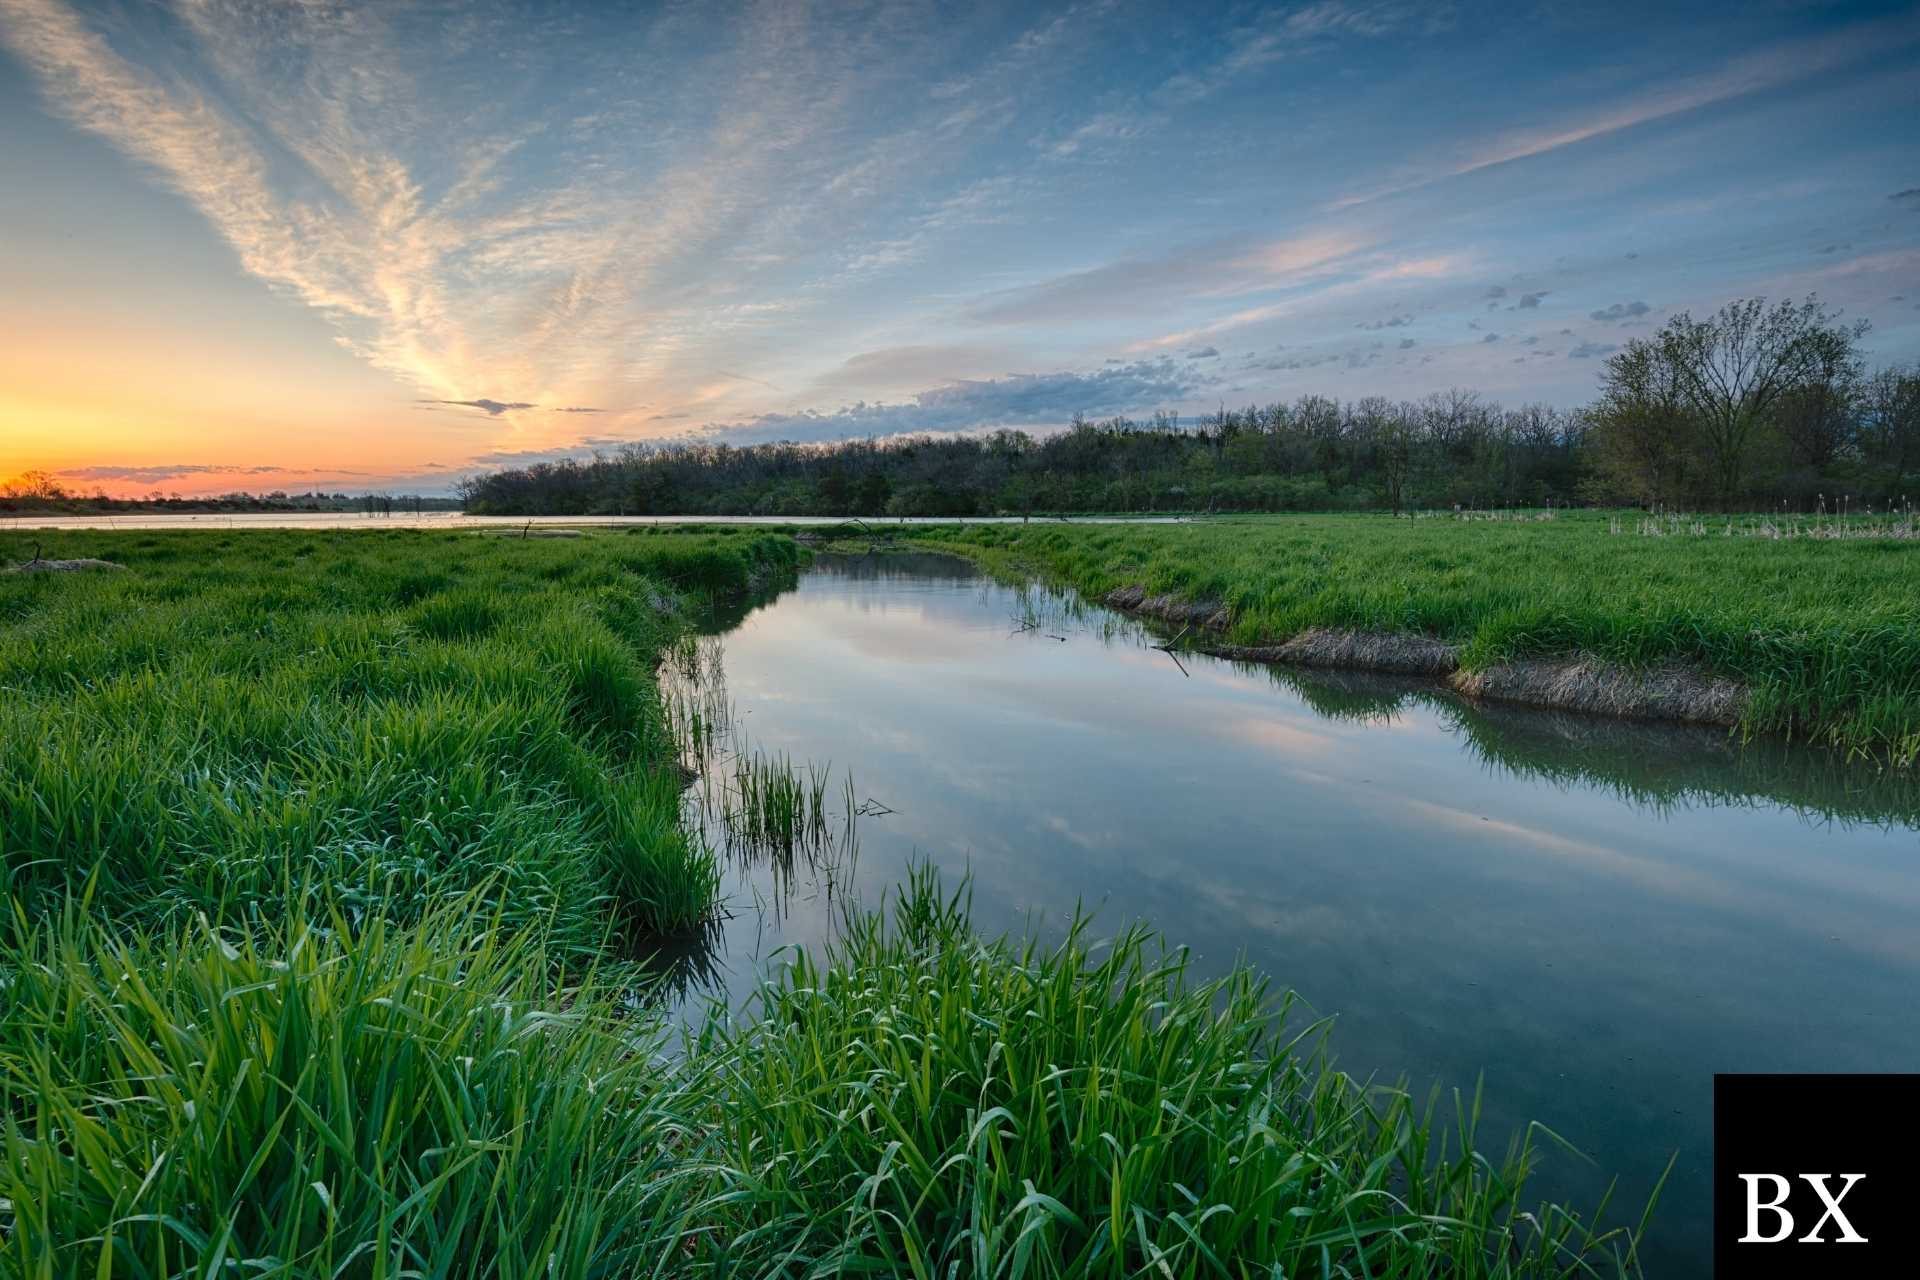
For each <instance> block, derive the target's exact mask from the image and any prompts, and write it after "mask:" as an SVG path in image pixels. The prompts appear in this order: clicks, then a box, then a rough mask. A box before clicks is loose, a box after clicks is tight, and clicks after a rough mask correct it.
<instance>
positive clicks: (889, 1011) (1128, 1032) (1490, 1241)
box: [701, 872, 1632, 1280]
mask: <svg viewBox="0 0 1920 1280" xmlns="http://www.w3.org/2000/svg"><path fill="white" fill-rule="evenodd" d="M1287 1008H1288V1003H1287V1002H1286V1001H1275V1000H1274V999H1272V998H1271V995H1270V992H1269V989H1268V986H1267V983H1266V980H1265V979H1264V978H1261V977H1259V976H1258V975H1256V974H1254V973H1252V972H1251V971H1249V970H1247V969H1245V968H1239V969H1236V971H1235V972H1234V973H1233V974H1232V975H1231V976H1229V977H1228V978H1226V979H1223V980H1221V981H1218V982H1214V983H1207V984H1190V983H1189V982H1188V981H1187V980H1186V977H1185V956H1184V953H1179V952H1168V951H1167V950H1166V949H1165V948H1164V947H1163V946H1162V945H1161V944H1160V943H1159V940H1158V939H1157V938H1155V937H1154V936H1153V935H1152V934H1150V933H1149V932H1147V931H1145V930H1143V929H1140V928H1129V929H1126V930H1123V931H1122V932H1121V933H1120V934H1118V935H1117V936H1115V937H1111V938H1108V939H1105V940H1096V939H1095V938H1094V936H1093V934H1092V931H1091V929H1090V927H1089V924H1088V922H1087V921H1086V920H1085V919H1081V920H1078V921H1076V922H1075V924H1074V925H1073V926H1072V927H1071V928H1070V929H1069V930H1068V932H1067V935H1066V937H1065V938H1064V939H1063V940H1062V941H1060V942H1058V943H1055V944H1052V945H1048V946H1044V947H1043V946H1040V945H1037V944H1034V943H1032V942H1028V943H1026V944H1024V945H1016V944H1013V943H1010V942H1008V941H1004V940H1003V941H994V942H986V941H982V940H980V939H978V938H976V937H975V936H974V935H973V933H972V932H971V930H970V928H969V926H968V912H967V909H966V904H965V900H964V890H962V891H961V892H960V893H956V894H954V895H952V896H944V895H943V893H942V889H941V886H940V884H939V882H938V880H937V879H936V878H935V877H934V876H933V875H931V874H930V873H926V872H919V873H916V874H915V875H914V877H913V880H912V883H910V884H909V885H908V886H906V887H905V888H904V889H903V890H902V891H901V894H900V896H899V898H898V900H897V901H896V903H895V906H894V911H893V913H892V917H891V919H887V918H885V917H883V916H881V915H878V914H869V915H865V916H860V917H857V918H855V919H854V920H853V921H852V922H851V924H850V926H849V928H848V930H847V932H846V934H845V935H844V936H843V937H842V939H841V940H840V941H839V942H837V943H836V944H835V945H834V946H833V947H831V948H830V949H829V951H828V953H827V954H826V956H825V957H823V958H810V957H807V956H804V955H803V956H800V957H797V958H796V961H795V963H794V964H793V965H792V967H791V968H789V969H788V970H787V972H786V973H785V974H784V975H783V976H782V977H781V979H780V980H778V981H777V982H775V983H773V984H771V985H769V986H768V987H766V988H765V989H763V991H762V992H761V995H760V1007H759V1009H758V1013H759V1017H758V1018H757V1019H755V1020H754V1021H752V1022H751V1023H749V1024H748V1025H747V1027H746V1028H745V1029H744V1030H742V1031H739V1032H737V1033H736V1032H730V1031H728V1030H726V1029H724V1028H722V1029H721V1030H720V1031H718V1032H717V1033H715V1034H713V1035H711V1036H710V1037H709V1038H708V1039H707V1040H706V1041H705V1042H704V1043H703V1046H702V1049H701V1055H702V1056H703V1057H704V1058H706V1059H708V1060H711V1061H714V1062H716V1063H717V1065H718V1066H719V1068H720V1078H719V1083H718V1085H717V1086H716V1087H715V1088H714V1089H713V1090H712V1094H711V1096H712V1113H711V1114H712V1119H711V1121H710V1123H711V1125H712V1127H713V1129H714V1130H715V1132H716V1133H717V1135H718V1137H717V1142H718V1150H717V1152H716V1158H717V1159H718V1160H719V1161H720V1162H721V1163H722V1164H724V1165H725V1166H726V1167H727V1168H729V1169H730V1170H733V1171H734V1174H733V1177H734V1179H735V1180H736V1185H737V1187H738V1190H737V1192H736V1195H735V1198H734V1200H733V1201H732V1203H731V1204H730V1205H729V1213H730V1215H732V1216H734V1217H736V1218H737V1219H738V1225H737V1226H736V1227H735V1228H734V1231H733V1233H732V1234H731V1236H730V1245H729V1251H730V1253H732V1254H734V1255H736V1256H738V1257H741V1258H745V1259H751V1260H752V1261H753V1263H754V1265H753V1266H751V1267H749V1268H748V1270H750V1271H754V1272H755V1273H762V1272H763V1271H771V1270H772V1269H773V1268H774V1266H775V1264H776V1263H777V1266H778V1268H779V1269H780V1270H781V1271H782V1273H785V1274H832V1275H842V1274H855V1275H901V1276H907V1275H911V1276H921V1277H931V1276H948V1275H960V1276H1007V1277H1013V1276H1112V1277H1122V1276H1139V1275H1156V1276H1194V1277H1199V1276H1216V1275H1242V1276H1247V1275H1262V1276H1267V1275H1288V1276H1293V1275H1329V1276H1373V1277H1379V1278H1382V1280H1385V1278H1387V1277H1410V1276H1455V1277H1468V1276H1490V1275H1499V1276H1509V1275H1511V1276H1519V1275H1560V1274H1578V1273H1582V1272H1584V1271H1587V1270H1588V1269H1591V1271H1592V1272H1593V1273H1597V1274H1617V1273H1619V1272H1620V1271H1621V1270H1623V1269H1630V1267H1631V1265H1632V1263H1631V1260H1630V1258H1629V1257H1628V1255H1629V1254H1630V1252H1631V1240H1630V1238H1629V1233H1627V1232H1625V1231H1621V1232H1618V1233H1614V1234H1611V1235H1597V1234H1596V1233H1594V1232H1593V1231H1592V1230H1591V1229H1590V1228H1589V1227H1587V1226H1585V1225H1583V1224H1582V1223H1580V1222H1579V1221H1576V1220H1575V1219H1574V1218H1572V1217H1571V1216H1569V1215H1567V1214H1566V1213H1564V1212H1563V1211H1562V1210H1559V1209H1557V1208H1555V1207H1553V1206H1551V1205H1536V1204H1532V1203H1530V1202H1528V1201H1526V1199H1525V1184H1526V1178H1527V1174H1528V1171H1529V1169H1530V1168H1531V1166H1532V1163H1533V1159H1534V1155H1535V1152H1534V1150H1533V1149H1532V1148H1531V1147H1528V1146H1526V1145H1522V1146H1520V1147H1517V1148H1515V1149H1513V1150H1511V1151H1509V1153H1508V1154H1507V1156H1506V1157H1505V1158H1504V1159H1499V1160H1490V1159H1488V1158H1487V1157H1486V1156H1484V1155H1482V1154H1479V1153H1476V1152H1475V1151H1473V1150H1472V1149H1471V1147H1470V1146H1468V1147H1464V1148H1463V1147H1462V1146H1459V1145H1449V1143H1448V1142H1447V1140H1446V1139H1445V1138H1443V1137H1441V1136H1440V1134H1441V1132H1442V1130H1441V1128H1440V1127H1439V1126H1437V1125H1435V1123H1434V1117H1433V1115H1432V1114H1431V1113H1430V1112H1428V1111H1422V1110H1421V1109H1419V1108H1417V1107H1415V1106H1414V1104H1413V1103H1412V1101H1411V1099H1410V1098H1409V1097H1408V1096H1407V1095H1406V1094H1405V1093H1404V1092H1402V1091H1400V1090H1398V1089H1393V1088H1368V1087H1363V1086H1362V1085H1359V1084H1356V1083H1355V1082H1354V1081H1352V1080H1351V1079H1349V1078H1348V1077H1346V1076H1344V1075H1342V1074H1340V1073H1339V1072H1337V1071H1334V1070H1331V1069H1330V1068H1329V1067H1328V1066H1327V1064H1326V1062H1325V1060H1324V1058H1323V1057H1322V1056H1321V1051H1320V1046H1319V1033H1320V1031H1321V1028H1320V1027H1318V1026H1308V1027H1305V1028H1300V1029H1293V1028H1289V1027H1288V1026H1287V1025H1286V1022H1285V1018H1286V1013H1287ZM1473 1123H1474V1119H1473V1111H1472V1109H1471V1108H1466V1109H1463V1110H1462V1111H1461V1112H1460V1113H1458V1114H1456V1115H1455V1116H1453V1117H1452V1127H1451V1132H1453V1133H1454V1134H1456V1135H1459V1134H1465V1135H1467V1136H1468V1137H1469V1138H1470V1137H1471V1134H1472V1130H1473Z"/></svg>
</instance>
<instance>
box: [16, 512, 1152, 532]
mask: <svg viewBox="0 0 1920 1280" xmlns="http://www.w3.org/2000/svg"><path fill="white" fill-rule="evenodd" d="M1182 519H1184V517H1181V516H1074V517H1072V522H1073V523H1074V524H1175V523H1178V522H1179V521H1180V520H1182ZM1023 522H1024V523H1031V524H1050V523H1064V522H1063V521H1056V520H1055V519H1054V518H1053V517H1048V516H1034V517H1032V518H1031V519H1029V518H1028V517H1025V516H888V517H886V518H884V519H881V518H878V517H876V518H875V519H873V520H871V521H868V522H867V523H869V524H873V525H876V526H881V525H900V524H1021V523H1023ZM846 523H847V520H846V518H845V517H844V516H470V515H467V514H466V513H464V512H460V511H423V512H421V513H419V514H418V515H415V514H414V513H412V512H396V513H395V514H393V515H390V516H387V515H380V516H370V515H366V514H365V513H363V512H358V511H318V512H313V511H308V512H301V511H289V512H278V511H255V512H246V511H242V512H234V513H232V514H227V513H225V512H216V511H207V512H198V513H195V514H191V515H166V514H158V513H150V512H131V513H129V514H126V515H86V516H67V515H0V533H4V532H6V531H7V530H9V529H21V530H24V529H68V530H82V529H94V530H106V529H522V528H526V527H528V526H532V527H533V528H535V529H539V528H543V527H547V526H571V527H574V528H601V527H624V526H630V525H683V524H746V525H754V524H771V525H814V526H828V525H841V524H846Z"/></svg>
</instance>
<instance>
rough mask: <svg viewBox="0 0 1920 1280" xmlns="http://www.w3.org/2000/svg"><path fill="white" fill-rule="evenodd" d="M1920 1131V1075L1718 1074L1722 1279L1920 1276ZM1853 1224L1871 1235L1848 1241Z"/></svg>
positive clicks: (1717, 1259) (1718, 1264) (1716, 1156)
mask: <svg viewBox="0 0 1920 1280" xmlns="http://www.w3.org/2000/svg"><path fill="white" fill-rule="evenodd" d="M1916 1132H1920V1074H1913V1075H1716V1076H1714V1078H1713V1258H1714V1274H1715V1275H1716V1276H1717V1277H1719V1278H1720V1280H1770V1277H1774V1276H1791V1277H1794V1280H1805V1278H1806V1277H1816V1276H1818V1277H1825V1276H1832V1277H1836V1278H1838V1280H1846V1278H1850V1277H1855V1276H1858V1277H1861V1278H1862V1280H1877V1278H1878V1277H1881V1276H1900V1277H1909V1276H1915V1275H1920V1249H1917V1248H1916V1244H1920V1241H1917V1240H1916V1237H1915V1231H1916V1225H1917V1224H1920V1140H1916V1138H1915V1137H1914V1135H1915V1133H1916ZM1743 1174H1745V1175H1748V1177H1747V1178H1742V1176H1741V1175H1743ZM1769 1175H1770V1176H1769ZM1849 1175H1859V1176H1858V1177H1855V1178H1850V1177H1849ZM1779 1179H1785V1193H1784V1195H1783V1194H1782V1184H1781V1183H1780V1181H1779ZM1850 1181H1851V1186H1848V1185H1847V1184H1848V1183H1849V1182H1850ZM1816 1183H1817V1184H1818V1185H1816ZM1822 1189H1824V1191H1825V1193H1826V1196H1827V1197H1829V1198H1831V1199H1832V1200H1834V1201H1835V1202H1837V1211H1836V1212H1835V1213H1830V1212H1829V1211H1830V1209H1831V1208H1832V1206H1830V1205H1829V1204H1828V1202H1827V1200H1826V1199H1823V1197H1822V1195H1821V1191H1822ZM1775 1201H1777V1202H1778V1206H1777V1208H1768V1207H1760V1206H1765V1205H1768V1204H1769V1203H1772V1202H1775ZM1656 1212H1657V1210H1656ZM1750 1215H1751V1221H1750ZM1789 1217H1790V1218H1791V1221H1792V1229H1791V1231H1785V1230H1784V1228H1785V1227H1786V1224H1787V1219H1788V1218H1789ZM1840 1219H1844V1226H1843V1224H1842V1222H1841V1221H1840ZM1847 1227H1850V1228H1851V1234H1852V1235H1855V1236H1858V1237H1861V1238H1862V1241H1863V1242H1860V1243H1854V1242H1848V1241H1847V1240H1846V1239H1845V1237H1846V1236H1847V1235H1848V1234H1849V1232H1848V1231H1847V1230H1846V1228H1847ZM1816 1231H1817V1233H1818V1242H1814V1241H1812V1240H1810V1239H1809V1237H1811V1236H1813V1235H1814V1234H1815V1232H1816ZM1749 1235H1751V1236H1753V1237H1755V1238H1753V1239H1749V1240H1747V1241H1746V1242H1743V1241H1742V1237H1743V1236H1749ZM1774 1236H1781V1237H1782V1238H1781V1239H1780V1240H1778V1241H1777V1242H1775V1243H1763V1242H1762V1240H1763V1239H1765V1238H1769V1237H1774Z"/></svg>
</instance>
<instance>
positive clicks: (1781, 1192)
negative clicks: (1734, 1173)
mask: <svg viewBox="0 0 1920 1280" xmlns="http://www.w3.org/2000/svg"><path fill="white" fill-rule="evenodd" d="M1740 1181H1742V1182H1744V1183H1746V1184H1747V1234H1745V1235H1743V1236H1741V1237H1740V1243H1741V1244H1779V1243H1780V1242H1781V1241H1782V1240H1785V1239H1786V1238H1787V1237H1788V1236H1790V1235H1792V1234H1793V1215H1792V1214H1790V1213H1788V1212H1787V1211H1786V1209H1785V1208H1783V1207H1782V1206H1784V1205H1785V1204H1786V1203H1787V1197H1788V1196H1789V1195H1791V1194H1792V1193H1793V1184H1792V1183H1790V1182H1788V1181H1787V1180H1786V1179H1785V1178H1784V1177H1782V1176H1781V1175H1779V1174H1777V1173H1743V1174H1741V1175H1740ZM1763 1181H1764V1182H1768V1183H1771V1184H1772V1185H1773V1199H1771V1200H1762V1199H1761V1198H1760V1183H1761V1182H1763ZM1762 1210H1771V1211H1772V1212H1773V1215H1774V1216H1775V1217H1776V1218H1778V1219H1779V1222H1780V1229H1779V1230H1778V1231H1777V1232H1775V1233H1774V1234H1772V1235H1770V1236H1763V1235H1761V1234H1760V1213H1761V1211H1762Z"/></svg>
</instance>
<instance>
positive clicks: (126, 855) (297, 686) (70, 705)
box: [0, 533, 795, 952]
mask: <svg viewBox="0 0 1920 1280" xmlns="http://www.w3.org/2000/svg"><path fill="white" fill-rule="evenodd" d="M8 550H10V548H4V547H0V558H6V553H7V551H8ZM48 554H49V555H50V556H51V555H62V556H66V555H99V556H102V557H103V558H108V559H112V560H115V561H117V562H120V563H124V564H126V565H127V567H128V568H127V572H124V573H93V574H58V575H55V574H48V575H35V576H27V575H17V576H8V577H0V619H5V620H6V621H5V625H4V626H3V627H0V692H3V693H4V698H3V699H0V851H4V854H5V875H6V883H7V886H8V888H9V889H10V890H11V892H12V893H13V894H14V895H15V896H17V897H18V898H20V899H21V900H22V901H23V902H24V903H25V904H26V905H27V907H28V909H29V911H30V912H31V911H36V910H38V909H39V908H38V906H37V904H39V903H41V902H43V901H46V900H49V898H50V896H57V895H60V894H65V893H69V892H72V891H74V890H76V889H78V888H79V887H81V886H82V885H88V886H90V888H89V892H90V893H91V894H92V896H93V899H94V901H95V902H96V904H97V905H99V906H100V907H101V908H102V909H103V910H106V911H108V912H109V913H111V914H113V915H115V916H123V917H129V918H137V919H140V920H143V921H158V920H164V919H170V918H171V919H185V918H190V917H192V916H193V915H195V914H197V913H206V914H209V915H211V916H213V917H214V918H218V919H229V918H234V917H236V916H247V915H249V914H251V913H253V912H254V911H256V910H258V909H262V908H263V907H264V908H266V909H272V908H275V907H277V906H278V905H279V904H280V903H281V902H282V901H284V900H285V898H286V895H287V893H288V892H289V890H292V889H302V888H325V889H327V890H328V891H329V892H330V893H332V894H335V895H337V896H338V897H339V899H340V900H341V901H343V902H346V903H349V904H360V905H366V904H368V903H370V902H371V901H373V900H375V899H378V900H379V901H380V902H381V904H382V910H384V911H386V912H387V913H389V914H393V915H395V916H396V918H401V919H406V918H411V917H413V916H416V915H418V914H419V913H420V912H421V911H422V910H423V909H424V908H425V906H426V905H427V904H428V903H429V902H430V901H432V900H433V899H435V898H439V897H444V896H445V895H447V894H449V893H456V894H457V893H459V892H462V891H464V890H466V889H468V888H470V887H472V886H473V885H475V884H477V883H480V882H481V881H483V880H484V881H486V882H488V883H492V884H495V885H496V886H497V887H498V890H499V893H500V895H501V910H502V912H503V914H504V916H505V918H506V919H507V920H508V921H509V922H512V923H526V922H530V921H535V920H542V919H546V918H548V917H550V916H553V917H557V918H558V919H559V920H560V921H562V922H563V928H564V932H565V938H564V941H565V943H566V944H567V945H569V946H571V947H573V948H574V949H576V950H579V951H582V952H591V951H592V950H593V949H594V948H595V947H596V946H597V945H598V942H599V936H600V934H601V933H602V932H603V931H604V930H605V928H606V927H607V923H608V918H609V914H610V913H609V910H608V909H607V908H608V907H609V906H614V907H617V908H618V909H619V915H620V917H621V918H622V919H623V920H626V921H629V922H632V923H633V924H635V925H637V926H638V927H640V928H643V929H648V930H653V931H671V930H674V929H679V928H683V927H685V926H687V925H690V924H692V923H694V922H695V921H697V920H699V919H700V918H702V917H703V916H705V915H706V914H707V913H708V912H709V911H710V910H711V909H712V906H713V897H714V893H715V891H716V887H717V869H716V867H715V864H714V859H713V857H712V855H711V853H710V852H709V851H707V850H705V849H703V848H701V847H699V846H698V845H697V844H696V843H693V842H690V841H689V839H688V837H687V834H686V833H685V832H684V831H683V829H682V827H681V824H680V821H679V799H678V787H677V784H676V780H675V776H674V774H673V772H672V768H671V766H672V761H673V758H674V756H675V754H676V752H675V748H674V744H673V742H672V739H671V735H670V734H669V732H668V730H667V728H666V723H665V717H664V715H663V714H662V711H661V707H660V705H659V697H658V691H657V686H656V684H655V681H654V674H653V672H654V666H655V664H656V662H657V661H658V657H659V654H660V651H661V649H662V648H663V646H665V645H666V644H667V643H669V642H670V641H671V640H672V639H673V637H674V636H676V635H677V634H678V632H679V630H680V628H681V626H682V624H681V622H680V621H679V618H678V614H677V612H676V610H677V607H678V606H677V605H676V604H675V600H676V598H677V595H678V593H682V592H693V591H715V590H733V589H740V588H743V587H745V586H746V585H747V583H748V582H749V580H750V579H751V578H752V577H753V575H754V574H755V573H756V572H762V571H767V570H772V569H779V568H785V567H790V566H791V565H792V563H793V560H794V555H795V550H794V547H793V544H792V543H791V542H789V541H788V540H786V539H784V538H775V537H766V536H762V535H751V536H741V535H710V534H709V535H695V534H661V535H657V536H655V535H649V536H643V537H633V538H629V537H597V538H590V539H582V540H578V541H575V542H567V543H560V542H554V541H540V540H528V541H519V540H514V539H505V538H481V537H476V536H471V535H460V534H415V533H398V534H370V535H367V536H357V535H356V536H347V537H339V536H334V537H324V536H321V537H316V536H312V535H305V534H281V533H248V534H242V535H237V536H222V535H213V534H198V533H191V534H160V535H146V536H126V537H117V538H116V537H106V536H75V537H70V538H63V539H59V540H58V541H57V544H56V545H55V546H51V547H49V549H48ZM13 558H24V556H16V557H13Z"/></svg>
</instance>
